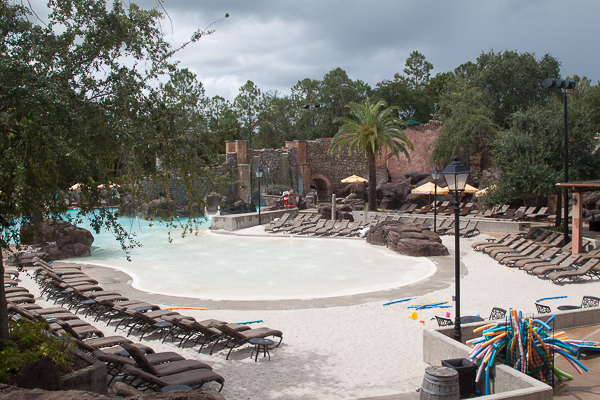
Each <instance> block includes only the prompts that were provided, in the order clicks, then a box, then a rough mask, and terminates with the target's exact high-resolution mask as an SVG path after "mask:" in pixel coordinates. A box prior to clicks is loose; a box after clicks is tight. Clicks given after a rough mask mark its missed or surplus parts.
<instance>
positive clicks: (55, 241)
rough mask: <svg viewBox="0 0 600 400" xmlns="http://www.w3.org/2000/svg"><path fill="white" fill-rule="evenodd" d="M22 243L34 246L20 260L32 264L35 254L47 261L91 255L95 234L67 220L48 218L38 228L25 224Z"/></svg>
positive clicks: (22, 229) (22, 228) (25, 263)
mask: <svg viewBox="0 0 600 400" xmlns="http://www.w3.org/2000/svg"><path fill="white" fill-rule="evenodd" d="M21 243H22V244H25V245H30V246H32V247H31V251H27V252H25V253H22V254H21V255H20V256H19V260H20V262H21V263H23V264H24V265H31V262H32V259H33V257H34V255H35V256H37V257H40V258H42V259H43V260H46V261H52V260H62V259H64V258H73V257H86V256H90V255H91V248H92V244H93V243H94V236H93V235H92V233H91V232H90V231H88V230H87V229H84V228H79V227H77V226H75V225H73V224H71V223H69V222H67V221H58V220H51V219H46V220H44V222H43V223H42V224H41V225H40V226H39V227H38V228H35V227H34V226H33V225H32V224H23V225H22V226H21ZM34 253H35V254H34Z"/></svg>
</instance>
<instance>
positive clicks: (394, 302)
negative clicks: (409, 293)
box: [383, 297, 416, 307]
mask: <svg viewBox="0 0 600 400" xmlns="http://www.w3.org/2000/svg"><path fill="white" fill-rule="evenodd" d="M414 299H416V297H410V298H408V299H402V300H396V301H390V302H389V303H385V304H384V305H383V306H384V307H385V306H389V305H390V304H396V303H402V302H405V301H409V300H414Z"/></svg>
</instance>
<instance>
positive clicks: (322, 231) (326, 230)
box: [314, 220, 336, 235]
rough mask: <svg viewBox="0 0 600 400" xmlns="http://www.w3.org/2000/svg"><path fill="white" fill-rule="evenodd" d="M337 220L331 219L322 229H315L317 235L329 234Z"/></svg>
mask: <svg viewBox="0 0 600 400" xmlns="http://www.w3.org/2000/svg"><path fill="white" fill-rule="evenodd" d="M335 222H336V221H335V220H329V221H327V222H326V223H325V226H323V227H322V228H320V229H317V230H316V231H315V233H314V234H315V235H327V234H328V233H329V231H330V230H332V229H333V227H334V226H335Z"/></svg>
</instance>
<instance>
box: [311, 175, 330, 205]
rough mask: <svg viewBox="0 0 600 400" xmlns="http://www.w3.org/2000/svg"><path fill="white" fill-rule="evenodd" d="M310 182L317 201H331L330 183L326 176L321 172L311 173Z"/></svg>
mask: <svg viewBox="0 0 600 400" xmlns="http://www.w3.org/2000/svg"><path fill="white" fill-rule="evenodd" d="M310 183H311V186H313V185H314V187H315V189H316V190H317V202H320V203H326V202H329V201H331V183H330V182H329V179H327V177H325V176H323V175H321V174H316V175H313V176H312V178H311V179H310Z"/></svg>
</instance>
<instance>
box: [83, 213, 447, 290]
mask: <svg viewBox="0 0 600 400" xmlns="http://www.w3.org/2000/svg"><path fill="white" fill-rule="evenodd" d="M120 220H121V223H122V224H123V226H125V227H130V228H131V229H132V230H133V231H135V232H136V234H137V236H136V239H137V240H138V241H139V242H141V243H142V244H143V247H141V248H136V249H134V250H133V251H132V252H131V260H132V261H131V262H129V261H127V259H126V258H125V254H124V253H123V251H122V250H121V248H120V246H119V244H118V243H117V241H116V240H115V239H114V237H113V235H112V234H111V233H108V232H101V233H100V234H99V235H98V234H94V238H95V241H94V244H93V246H92V256H91V257H85V258H78V259H73V260H72V261H77V262H83V263H90V264H96V265H102V266H106V267H110V268H115V269H119V270H121V271H123V272H125V273H127V274H128V275H130V276H131V278H132V285H133V286H134V287H135V288H136V289H139V290H143V291H146V292H152V293H157V294H165V295H170V296H180V297H192V298H200V299H213V300H283V299H309V298H323V297H334V296H345V295H354V294H359V293H368V292H374V291H379V290H386V289H392V288H397V287H400V286H403V285H407V284H410V283H413V282H416V281H419V280H422V279H424V278H426V277H428V276H431V275H432V274H433V273H434V272H435V269H436V267H435V265H434V264H433V263H432V262H431V261H429V260H428V259H426V258H424V257H418V258H417V257H407V256H402V255H399V254H396V253H394V252H392V251H390V250H388V249H386V248H385V247H380V246H371V245H369V244H367V243H366V242H365V241H359V240H344V239H335V238H333V239H331V238H327V239H319V238H310V237H298V236H294V237H293V238H291V237H281V236H275V235H273V236H272V237H243V236H231V235H219V234H215V233H212V232H210V230H208V229H207V227H208V226H209V225H210V223H207V224H203V225H204V226H203V228H202V229H201V230H200V232H199V233H198V235H193V234H192V235H188V236H186V237H185V238H182V237H181V234H180V232H172V234H171V237H172V238H173V241H172V242H171V243H169V241H168V236H167V233H166V232H167V231H166V228H165V227H161V226H159V225H157V224H154V226H152V227H150V226H149V224H148V223H147V222H145V221H143V220H138V219H131V218H121V219H120ZM84 227H85V226H84ZM86 228H87V227H86ZM88 229H89V228H88Z"/></svg>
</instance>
